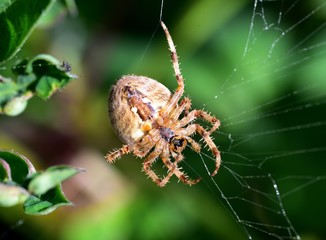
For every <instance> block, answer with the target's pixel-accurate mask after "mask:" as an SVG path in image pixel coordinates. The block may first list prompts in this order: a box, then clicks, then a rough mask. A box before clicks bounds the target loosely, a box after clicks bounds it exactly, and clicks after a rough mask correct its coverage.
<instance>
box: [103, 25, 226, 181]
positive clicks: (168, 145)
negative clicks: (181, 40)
mask: <svg viewBox="0 0 326 240" xmlns="http://www.w3.org/2000/svg"><path fill="white" fill-rule="evenodd" d="M161 26H162V28H163V30H164V32H165V35H166V38H167V41H168V45H169V48H170V53H171V59H172V64H173V69H174V73H175V76H176V79H177V83H178V87H177V89H176V91H175V92H174V93H173V94H171V92H170V90H169V89H168V88H167V87H165V86H164V85H163V84H161V83H159V82H157V81H156V80H154V79H151V78H148V77H144V76H135V75H126V76H123V77H122V78H121V79H119V80H118V82H117V83H116V84H115V85H114V86H113V87H112V88H111V91H110V96H109V116H110V120H111V124H112V126H113V128H114V129H115V131H116V133H117V135H118V136H119V137H120V139H121V140H122V141H123V142H124V144H125V145H123V146H122V147H121V148H120V149H117V150H115V151H113V152H110V153H108V154H107V155H106V156H105V158H106V159H107V161H108V162H110V163H113V162H114V161H115V160H116V159H117V158H119V157H121V156H122V155H124V154H127V153H133V154H134V155H135V156H137V157H141V158H143V157H145V160H144V162H143V170H144V172H145V173H146V174H147V175H148V176H149V177H150V178H151V179H152V180H153V181H154V182H155V183H157V185H158V186H160V187H163V186H165V185H166V184H167V183H168V181H169V179H170V178H171V176H173V175H176V176H177V177H178V178H179V179H180V180H181V181H182V182H183V183H185V184H188V185H193V184H196V183H197V182H199V181H200V178H197V179H194V180H193V179H190V178H189V177H187V175H186V174H185V173H183V172H182V170H181V168H180V167H179V166H178V163H179V162H180V161H182V160H183V158H184V156H183V154H182V152H183V150H184V149H185V148H186V146H187V145H188V144H189V145H190V146H191V148H192V149H193V150H194V151H196V152H198V153H199V152H200V149H201V148H200V145H199V144H198V143H197V142H196V141H195V140H194V139H193V138H191V136H192V135H194V134H195V133H198V134H199V135H200V136H201V137H202V138H203V140H204V141H205V142H206V144H207V146H208V147H209V149H210V150H211V152H212V153H213V155H214V156H215V170H214V171H213V172H212V173H211V175H212V176H214V175H215V174H216V173H217V171H218V169H219V167H220V164H221V156H220V152H219V151H218V149H217V147H216V145H215V143H214V142H213V140H212V138H211V137H210V135H211V134H212V133H213V132H214V131H215V130H216V129H217V128H218V127H219V126H220V121H219V120H218V119H217V118H215V117H214V116H211V115H210V114H208V113H207V112H205V111H203V110H198V109H194V110H191V111H190V107H191V100H190V99H189V98H187V97H184V98H183V99H182V100H181V101H180V99H181V97H182V96H183V92H184V79H183V77H182V75H181V71H180V68H179V62H178V56H177V52H176V48H175V45H174V44H173V41H172V38H171V36H170V33H169V31H168V29H167V27H166V26H165V24H164V23H163V22H162V21H161ZM181 114H183V116H182V117H181V118H180V115H181ZM196 118H202V119H204V120H206V121H208V122H210V123H211V124H212V127H211V129H209V130H206V129H204V128H203V127H202V126H201V125H199V124H197V123H193V121H194V120H195V119H196ZM171 157H172V158H173V159H174V160H173V161H171ZM157 158H161V159H162V161H163V164H164V165H165V166H166V167H167V169H168V173H167V175H166V176H165V177H163V178H160V177H159V176H157V174H156V173H155V172H154V171H153V170H152V169H151V166H152V164H153V163H154V162H155V160H156V159H157Z"/></svg>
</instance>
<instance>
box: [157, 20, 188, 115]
mask: <svg viewBox="0 0 326 240" xmlns="http://www.w3.org/2000/svg"><path fill="white" fill-rule="evenodd" d="M161 26H162V28H163V30H164V32H165V36H166V39H167V42H168V45H169V49H170V55H171V59H172V64H173V69H174V74H175V77H176V79H177V83H178V87H177V89H176V91H175V93H174V94H173V96H172V97H171V99H170V101H169V102H168V103H167V105H166V106H165V107H164V108H163V109H162V111H161V112H162V113H163V114H164V115H167V114H168V113H169V112H170V111H171V110H172V108H173V107H174V106H176V105H177V103H178V102H179V100H180V98H181V97H182V95H183V91H184V80H183V77H182V74H181V71H180V67H179V61H178V55H177V50H176V48H175V45H174V43H173V40H172V37H171V35H170V33H169V30H168V28H167V27H166V26H165V24H164V23H163V22H162V21H161Z"/></svg>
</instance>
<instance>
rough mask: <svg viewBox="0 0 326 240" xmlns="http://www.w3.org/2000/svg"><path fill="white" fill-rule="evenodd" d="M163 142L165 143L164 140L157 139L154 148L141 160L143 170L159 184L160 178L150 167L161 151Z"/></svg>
mask: <svg viewBox="0 0 326 240" xmlns="http://www.w3.org/2000/svg"><path fill="white" fill-rule="evenodd" d="M164 144H165V142H164V140H161V141H159V142H158V143H157V144H156V147H155V149H154V150H153V151H152V152H151V153H150V154H149V155H148V156H147V157H146V159H145V161H144V162H143V170H144V172H145V173H146V174H147V175H148V176H149V177H150V178H151V179H152V180H153V181H154V182H155V183H157V185H159V186H160V183H161V182H162V180H161V179H160V178H159V177H158V176H157V175H156V173H155V172H154V171H153V170H152V169H151V167H152V164H153V163H154V162H155V160H156V159H157V158H158V157H159V156H160V154H161V153H162V151H163V148H164Z"/></svg>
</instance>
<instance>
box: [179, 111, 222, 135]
mask: <svg viewBox="0 0 326 240" xmlns="http://www.w3.org/2000/svg"><path fill="white" fill-rule="evenodd" d="M199 117H200V118H202V119H204V120H205V121H207V122H210V123H212V124H213V126H212V128H211V129H210V130H209V131H208V134H209V135H210V134H212V133H213V132H214V131H215V130H216V129H218V128H219V126H220V121H219V120H218V119H217V118H216V117H213V116H211V115H209V114H208V113H207V112H205V111H203V110H197V109H195V110H192V111H191V112H190V113H188V114H187V115H186V116H185V117H183V118H182V119H181V120H180V124H181V127H184V126H186V125H187V124H189V123H190V122H192V121H193V120H195V119H196V118H199Z"/></svg>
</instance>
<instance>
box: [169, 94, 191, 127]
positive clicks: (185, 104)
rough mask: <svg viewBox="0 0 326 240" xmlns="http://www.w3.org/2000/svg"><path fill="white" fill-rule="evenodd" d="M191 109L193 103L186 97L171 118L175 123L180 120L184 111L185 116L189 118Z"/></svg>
mask: <svg viewBox="0 0 326 240" xmlns="http://www.w3.org/2000/svg"><path fill="white" fill-rule="evenodd" d="M190 107H191V101H190V99H189V98H187V97H185V98H183V99H182V101H181V102H180V104H179V106H176V107H175V109H173V110H172V112H171V113H170V116H169V118H170V119H171V120H172V121H173V122H175V121H176V120H178V119H179V116H180V115H181V113H182V112H183V111H184V115H185V116H187V115H188V114H189V109H190Z"/></svg>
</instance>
